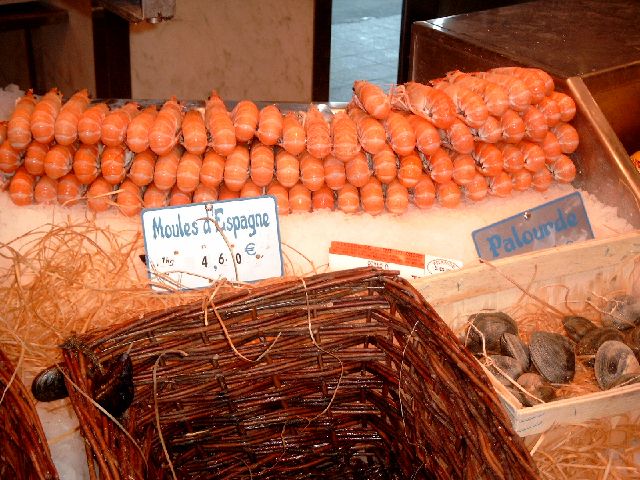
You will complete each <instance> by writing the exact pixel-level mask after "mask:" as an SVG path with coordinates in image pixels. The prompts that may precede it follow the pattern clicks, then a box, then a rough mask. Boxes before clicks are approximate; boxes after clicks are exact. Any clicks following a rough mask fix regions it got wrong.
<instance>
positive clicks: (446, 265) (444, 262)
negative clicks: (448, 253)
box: [424, 255, 463, 275]
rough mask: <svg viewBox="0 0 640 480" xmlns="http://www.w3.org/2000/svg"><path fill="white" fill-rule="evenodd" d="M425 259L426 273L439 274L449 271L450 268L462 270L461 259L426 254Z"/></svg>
mask: <svg viewBox="0 0 640 480" xmlns="http://www.w3.org/2000/svg"><path fill="white" fill-rule="evenodd" d="M425 261H426V265H425V267H424V272H425V274H426V275H437V274H438V273H443V272H448V271H450V270H460V269H461V268H462V265H463V263H462V262H461V261H460V260H455V259H453V258H443V257H434V256H433V255H426V256H425Z"/></svg>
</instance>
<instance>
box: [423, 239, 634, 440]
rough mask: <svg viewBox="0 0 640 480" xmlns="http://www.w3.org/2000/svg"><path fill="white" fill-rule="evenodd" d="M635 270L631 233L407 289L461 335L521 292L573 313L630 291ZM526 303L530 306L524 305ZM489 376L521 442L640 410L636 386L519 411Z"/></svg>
mask: <svg viewBox="0 0 640 480" xmlns="http://www.w3.org/2000/svg"><path fill="white" fill-rule="evenodd" d="M634 267H635V268H636V270H635V271H634ZM638 270H640V234H639V233H637V232H633V233H628V234H625V235H621V236H619V237H616V238H615V239H606V240H587V241H584V242H581V243H576V244H572V245H569V246H564V247H558V248H553V249H548V250H542V251H540V252H533V253H530V254H524V255H519V256H516V257H511V258H506V259H503V260H497V261H495V262H493V263H491V264H490V265H487V264H485V265H479V266H477V267H469V268H465V269H464V270H462V271H452V272H447V273H443V274H440V275H436V276H433V277H431V278H425V279H417V280H415V281H414V282H413V283H414V286H415V287H416V288H418V290H420V291H421V293H422V294H423V295H424V296H425V297H426V298H427V300H428V301H429V302H430V303H431V304H432V305H433V306H434V308H435V309H436V310H437V311H438V313H439V314H440V316H441V317H442V318H443V320H444V321H445V322H446V323H447V325H449V326H450V327H451V329H452V330H453V331H454V332H455V333H456V334H458V335H459V334H460V333H461V332H462V331H463V330H464V327H465V325H466V322H467V319H468V317H469V315H471V314H473V313H476V312H479V311H483V310H505V309H508V308H510V307H513V306H514V305H516V304H517V303H519V302H521V301H523V299H524V298H525V295H526V294H525V293H523V290H526V291H527V292H530V293H532V294H534V295H536V296H538V297H545V298H544V300H545V301H546V302H548V303H549V304H550V305H553V306H555V307H557V308H562V307H563V306H564V305H565V304H567V305H571V308H572V309H574V310H576V311H578V310H579V309H580V308H581V305H584V304H585V302H587V301H589V299H591V300H594V299H597V298H598V296H601V295H604V294H605V293H608V292H612V291H627V292H628V291H629V288H630V287H631V285H632V280H631V278H630V277H631V276H632V274H635V275H637V274H639V273H640V271H638ZM531 301H534V300H532V299H531V298H529V299H527V302H531ZM517 320H518V319H517V317H516V321H517ZM489 375H490V374H489ZM490 376H491V375H490ZM491 378H492V381H493V384H494V387H495V389H496V391H497V392H498V394H499V396H500V399H501V400H502V403H503V405H504V407H505V409H506V411H507V413H508V415H509V417H510V418H511V421H512V423H513V427H514V429H515V430H516V432H517V433H518V434H519V435H521V436H527V435H533V434H536V433H541V432H544V431H546V430H548V429H550V428H551V427H553V426H556V425H562V424H574V423H579V422H584V421H587V420H590V419H596V418H602V417H606V416H612V415H617V414H621V413H624V412H627V411H631V410H633V409H635V408H637V405H639V404H640V384H635V385H628V386H625V387H621V388H616V389H612V390H607V391H602V392H597V393H590V394H585V395H581V396H577V397H573V398H566V399H561V400H555V401H552V402H549V403H546V404H540V405H537V406H534V407H526V408H525V407H521V405H520V403H519V402H518V401H517V400H516V399H515V397H514V396H513V395H511V394H510V393H509V392H508V391H507V390H506V388H505V387H504V386H503V385H502V384H500V383H499V382H498V381H497V380H495V379H493V377H492V376H491Z"/></svg>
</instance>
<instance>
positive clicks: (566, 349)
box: [529, 332, 576, 383]
mask: <svg viewBox="0 0 640 480" xmlns="http://www.w3.org/2000/svg"><path fill="white" fill-rule="evenodd" d="M529 350H530V351H531V362H532V363H533V365H534V366H535V367H536V369H537V370H538V372H540V375H542V376H543V377H544V378H546V379H547V381H549V382H551V383H569V382H570V381H571V380H572V379H573V376H574V375H575V373H576V357H575V354H574V353H573V346H572V344H571V342H570V341H569V339H568V338H567V337H565V336H564V335H560V334H559V333H551V332H533V333H532V334H531V341H530V342H529Z"/></svg>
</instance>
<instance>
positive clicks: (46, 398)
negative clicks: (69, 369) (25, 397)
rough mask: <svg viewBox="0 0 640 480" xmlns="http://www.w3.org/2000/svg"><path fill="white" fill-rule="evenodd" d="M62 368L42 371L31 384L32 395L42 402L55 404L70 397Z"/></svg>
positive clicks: (53, 367) (54, 367)
mask: <svg viewBox="0 0 640 480" xmlns="http://www.w3.org/2000/svg"><path fill="white" fill-rule="evenodd" d="M61 368H62V367H60V366H58V365H54V366H52V367H49V368H47V369H46V370H43V371H41V372H40V373H39V374H38V375H37V376H36V378H34V379H33V382H31V393H32V394H33V396H34V398H35V399H36V400H38V401H40V402H53V401H54V400H60V399H61V398H66V397H68V396H69V392H68V391H67V385H66V384H65V382H64V375H63V374H62V370H60V369H61Z"/></svg>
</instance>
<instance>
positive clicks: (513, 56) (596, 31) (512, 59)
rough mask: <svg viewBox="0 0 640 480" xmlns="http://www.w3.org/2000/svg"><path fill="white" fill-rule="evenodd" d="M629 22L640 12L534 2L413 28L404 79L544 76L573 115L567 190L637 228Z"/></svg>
mask: <svg viewBox="0 0 640 480" xmlns="http://www.w3.org/2000/svg"><path fill="white" fill-rule="evenodd" d="M551 4H552V6H550V5H551ZM576 11H584V12H589V15H578V16H576V15H575V12H576ZM639 14H640V4H638V3H636V2H625V1H623V0H614V1H612V2H598V1H597V0H572V1H571V2H564V3H558V2H549V1H545V0H542V1H536V2H526V3H522V4H518V5H512V6H508V7H502V8H497V9H492V10H488V11H481V12H474V13H471V14H466V15H454V16H451V17H445V18H438V19H433V20H428V21H424V22H415V23H414V24H413V26H412V38H411V66H410V68H411V72H410V77H411V79H412V80H414V81H418V82H428V81H429V80H431V79H434V78H439V77H442V76H443V75H445V74H446V73H447V72H449V71H451V70H462V71H474V70H486V69H488V68H493V67H502V66H511V65H522V66H528V67H538V68H542V69H543V70H545V71H547V72H548V73H549V74H551V75H552V76H553V77H554V80H555V81H556V87H557V89H558V90H561V91H565V92H567V93H569V94H570V95H571V96H572V97H573V98H574V99H575V101H576V105H577V115H576V118H575V120H574V126H575V128H576V129H577V130H578V133H579V134H580V146H579V147H578V150H577V151H576V153H575V154H573V155H572V158H573V160H574V162H575V164H576V167H577V175H576V179H575V180H574V182H573V185H574V186H575V187H576V188H581V189H584V190H587V191H588V192H589V193H592V194H594V195H595V196H596V197H597V198H598V199H599V200H600V201H601V202H603V203H606V204H608V205H615V206H617V207H618V210H619V215H620V216H622V217H624V218H625V219H626V220H627V221H628V222H629V223H630V224H632V225H633V226H634V227H635V228H640V207H639V206H638V205H639V203H640V201H639V199H640V174H638V172H637V171H636V169H635V167H634V165H633V164H632V162H631V160H630V159H629V153H632V152H634V151H636V150H638V149H640V143H639V142H640V116H638V115H637V112H638V107H639V102H640V62H639V61H638V55H637V48H636V47H635V45H637V44H638V42H639V41H640V36H639V34H638V29H637V25H636V24H635V23H636V22H635V19H637V18H638V15H639ZM563 19H564V20H563ZM505 25H518V28H517V29H513V28H504V26H505ZM593 38H598V39H599V41H598V42H594V41H592V39H593ZM566 52H571V55H567V54H566Z"/></svg>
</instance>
